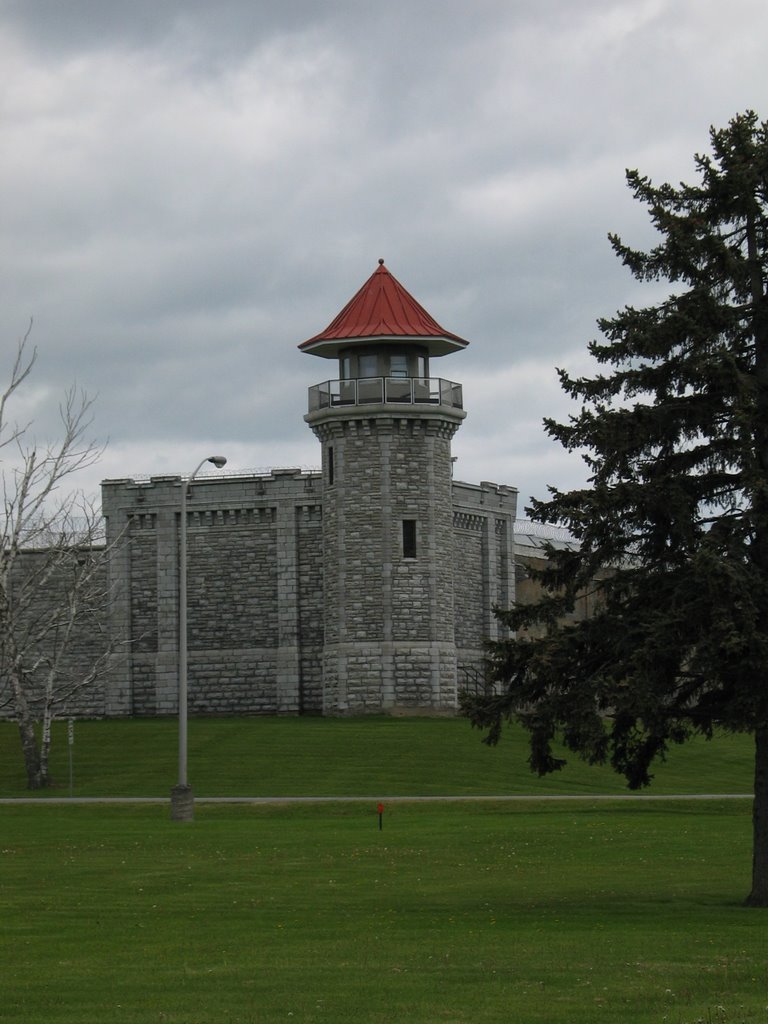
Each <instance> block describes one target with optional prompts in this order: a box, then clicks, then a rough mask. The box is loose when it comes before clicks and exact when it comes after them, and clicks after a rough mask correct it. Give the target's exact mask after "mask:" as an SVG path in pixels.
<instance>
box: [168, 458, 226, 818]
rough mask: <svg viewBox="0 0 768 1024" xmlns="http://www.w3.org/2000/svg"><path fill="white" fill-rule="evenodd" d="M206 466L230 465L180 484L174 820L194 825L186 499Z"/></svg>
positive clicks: (217, 461)
mask: <svg viewBox="0 0 768 1024" xmlns="http://www.w3.org/2000/svg"><path fill="white" fill-rule="evenodd" d="M206 462H212V463H213V465H214V466H215V467H216V468H217V469H221V468H222V466H225V465H226V464H227V460H226V459H225V458H224V456H223V455H209V456H207V457H206V458H204V459H203V460H202V461H201V462H200V464H199V465H198V466H197V467H196V468H195V470H194V472H192V473H191V474H190V476H189V477H188V478H187V479H186V480H182V482H181V518H180V520H179V781H178V783H177V785H175V786H174V787H173V789H172V790H171V819H172V820H173V821H192V819H193V818H194V814H195V802H194V795H193V793H192V787H191V786H190V785H189V782H188V779H187V721H188V713H187V499H188V496H189V485H190V484H191V483H192V481H193V480H194V479H195V477H196V476H197V474H198V473H199V472H200V470H201V469H202V467H203V466H204V465H205V464H206Z"/></svg>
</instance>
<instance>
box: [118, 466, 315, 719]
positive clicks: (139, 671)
mask: <svg viewBox="0 0 768 1024" xmlns="http://www.w3.org/2000/svg"><path fill="white" fill-rule="evenodd" d="M180 501H181V480H180V478H178V477H155V478H153V479H151V480H149V481H146V482H136V481H133V480H118V481H106V482H105V483H104V485H103V506H104V513H105V516H106V518H107V534H108V540H109V541H110V542H112V543H114V545H115V551H114V553H113V558H112V571H113V575H114V579H115V585H116V588H117V592H118V593H117V596H116V599H115V601H114V602H113V606H112V622H111V626H112V629H113V630H114V632H115V633H116V635H120V636H122V637H124V638H125V639H126V640H127V643H128V646H129V648H130V656H129V657H127V658H125V659H123V660H122V661H119V662H116V663H115V664H114V666H113V670H112V677H111V686H110V693H109V694H108V697H111V708H108V709H107V710H108V713H110V712H111V713H124V714H138V715H141V714H172V713H175V711H176V710H177V707H178V703H177V689H178V643H179V637H178V586H179V581H178V535H179V521H180V514H181V512H180ZM320 508H321V504H320V494H319V476H318V474H313V473H302V472H300V471H299V470H288V471H275V472H273V473H271V474H269V475H264V476H248V477H229V478H227V477H224V478H214V477H203V478H197V479H195V481H193V482H192V483H191V485H190V488H189V498H188V501H187V512H186V515H187V567H188V568H187V613H188V614H187V619H188V634H187V635H188V680H189V710H190V713H191V714H238V713H239V714H259V713H262V714H263V713H297V712H299V711H311V710H318V709H319V706H320V695H319V667H318V666H319V660H320V659H319V653H318V649H319V647H320V645H321V643H322V638H321V634H320V633H319V631H318V625H317V622H318V611H319V609H320V608H321V604H322V586H323V584H322V570H321V562H320V551H321V547H322V546H321V543H320V532H321V528H322V519H321V515H320ZM305 684H306V685H305Z"/></svg>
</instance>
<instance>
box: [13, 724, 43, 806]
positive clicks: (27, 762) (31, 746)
mask: <svg viewBox="0 0 768 1024" xmlns="http://www.w3.org/2000/svg"><path fill="white" fill-rule="evenodd" d="M19 736H20V737H21V750H22V754H23V756H24V770H25V772H26V773H27V789H44V788H45V787H46V786H47V785H48V784H49V781H50V780H49V778H48V772H47V771H46V770H44V768H43V765H42V764H41V763H40V748H39V747H38V743H37V737H36V736H35V724H34V722H32V721H31V720H30V719H28V718H22V719H20V720H19Z"/></svg>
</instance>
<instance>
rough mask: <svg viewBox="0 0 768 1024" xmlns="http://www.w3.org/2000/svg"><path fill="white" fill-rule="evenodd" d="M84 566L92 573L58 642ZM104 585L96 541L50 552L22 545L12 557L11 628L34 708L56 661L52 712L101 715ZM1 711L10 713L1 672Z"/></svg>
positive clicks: (65, 715) (7, 687)
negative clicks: (66, 638)
mask: <svg viewBox="0 0 768 1024" xmlns="http://www.w3.org/2000/svg"><path fill="white" fill-rule="evenodd" d="M86 563H87V564H86ZM83 566H85V567H86V571H87V573H88V574H89V575H90V574H91V573H92V576H91V578H90V582H89V583H88V585H87V586H85V587H83V588H82V591H81V595H80V608H79V611H78V613H77V616H76V618H75V619H74V621H73V628H72V633H71V637H70V639H69V641H68V643H67V644H66V646H65V647H63V648H62V647H61V643H60V640H61V635H62V633H63V631H64V629H65V626H66V616H67V611H68V604H69V597H70V594H71V593H72V579H73V575H74V574H75V573H76V572H78V571H79V570H80V568H81V567H83ZM107 589H108V579H107V566H106V561H105V560H104V550H103V548H100V547H94V548H91V549H78V548H72V549H68V550H64V551H58V552H55V553H51V552H47V551H45V550H41V551H34V550H33V551H22V552H21V553H20V555H19V557H18V558H17V559H16V561H15V564H14V567H13V570H12V574H11V586H10V595H11V616H12V617H13V618H15V619H16V628H15V630H14V633H15V636H16V639H17V644H18V646H19V649H20V652H21V654H22V665H23V668H24V670H25V671H26V672H27V673H28V678H29V681H30V683H31V686H30V689H29V691H28V693H29V695H30V696H31V701H30V703H31V704H32V708H33V710H35V709H37V708H40V707H41V704H40V701H41V699H42V696H43V689H44V685H45V678H46V676H47V674H48V672H49V669H50V666H51V665H52V664H53V663H54V662H55V661H57V662H58V666H57V672H56V679H55V682H54V700H55V710H54V715H55V717H57V718H68V717H70V716H71V715H87V716H89V717H94V718H98V717H102V716H103V715H104V713H105V700H104V693H105V687H104V682H105V675H106V671H107V665H106V663H104V659H105V655H106V654H107V652H108V649H109V637H108V632H107V625H108V622H107V614H106V612H107V609H106V597H107ZM94 669H99V674H97V675H96V677H95V678H94V679H93V681H88V680H89V677H90V676H91V675H92V673H93V672H94ZM0 716H2V717H5V718H12V717H13V716H14V707H13V703H12V700H11V688H10V681H9V680H8V679H7V678H6V677H5V676H3V675H0Z"/></svg>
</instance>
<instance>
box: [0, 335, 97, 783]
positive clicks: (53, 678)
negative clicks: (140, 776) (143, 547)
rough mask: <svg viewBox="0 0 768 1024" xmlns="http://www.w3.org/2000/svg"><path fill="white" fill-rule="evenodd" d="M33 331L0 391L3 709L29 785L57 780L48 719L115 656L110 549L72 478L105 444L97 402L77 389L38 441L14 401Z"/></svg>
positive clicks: (29, 365)
mask: <svg viewBox="0 0 768 1024" xmlns="http://www.w3.org/2000/svg"><path fill="white" fill-rule="evenodd" d="M30 330H31V323H30V328H29V329H28V330H27V332H26V334H25V335H24V337H23V338H22V339H21V341H20V342H19V344H18V346H17V350H16V357H15V361H14V364H13V367H12V370H11V374H10V380H9V382H8V384H7V386H6V388H5V390H4V391H3V393H2V396H0V489H1V491H2V502H3V506H2V514H0V709H3V713H5V714H9V715H10V716H12V717H13V718H15V720H16V722H17V723H18V728H19V735H20V739H21V748H22V753H23V758H24V767H25V771H26V776H27V785H28V787H29V788H30V789H40V788H43V787H45V786H48V785H50V783H51V778H50V770H49V754H50V746H51V725H52V722H53V720H54V718H55V717H56V714H57V712H58V713H61V712H66V711H67V710H68V709H69V707H70V706H71V703H72V701H73V698H76V697H77V696H78V695H80V694H81V693H82V691H84V690H85V689H87V688H88V687H91V686H93V684H94V683H95V681H96V680H97V678H98V677H99V676H100V675H101V673H102V672H103V670H104V668H105V667H106V664H107V662H108V660H109V658H110V655H111V653H112V652H111V643H110V640H109V638H108V636H107V630H106V628H105V622H106V615H105V612H106V608H107V604H108V600H109V594H108V587H109V584H108V573H107V564H106V562H107V555H108V550H107V547H106V545H105V544H104V542H103V537H102V531H101V519H100V516H99V515H98V512H97V511H96V509H95V508H94V507H93V505H92V503H91V502H89V501H88V500H87V499H86V498H85V497H84V496H83V494H82V493H81V492H79V491H77V490H75V489H71V490H70V488H69V485H70V483H72V481H71V480H70V478H71V477H73V476H74V474H76V473H77V472H78V471H80V470H83V469H86V468H87V467H88V466H91V465H93V464H94V463H95V462H96V461H97V460H98V459H99V457H100V455H101V454H102V451H103V447H102V446H101V445H100V444H97V443H96V442H94V441H92V440H90V437H89V435H90V429H91V424H92V401H91V399H90V398H89V397H88V395H87V394H85V392H83V391H81V390H79V389H78V388H76V387H73V388H71V389H70V390H68V391H67V392H66V393H65V395H64V398H63V400H62V402H61V404H60V406H59V419H60V424H59V431H58V433H59V439H58V440H57V441H55V442H52V443H51V442H49V443H45V444H40V443H39V442H38V441H37V440H36V439H35V437H34V434H33V431H32V423H31V422H28V423H22V424H19V423H17V422H16V421H15V420H14V419H13V417H12V415H11V407H12V405H13V401H12V400H13V399H14V397H15V396H16V395H17V393H18V391H19V389H20V388H21V387H22V385H23V384H24V383H25V381H27V379H28V377H29V375H30V373H31V372H32V369H33V367H34V365H35V361H36V358H37V351H36V349H35V348H34V347H30V345H29V335H30Z"/></svg>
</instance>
